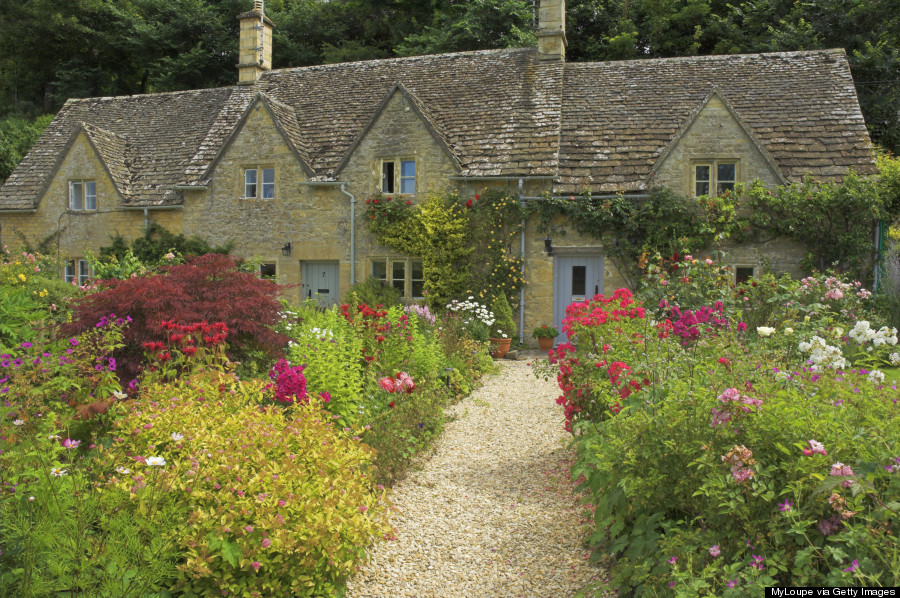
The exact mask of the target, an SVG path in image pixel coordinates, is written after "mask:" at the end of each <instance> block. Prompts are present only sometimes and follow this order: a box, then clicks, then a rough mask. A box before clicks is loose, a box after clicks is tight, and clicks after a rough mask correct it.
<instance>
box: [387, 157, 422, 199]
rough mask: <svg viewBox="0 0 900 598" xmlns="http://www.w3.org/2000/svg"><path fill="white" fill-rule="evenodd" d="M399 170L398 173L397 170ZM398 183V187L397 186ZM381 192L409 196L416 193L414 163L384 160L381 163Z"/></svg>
mask: <svg viewBox="0 0 900 598" xmlns="http://www.w3.org/2000/svg"><path fill="white" fill-rule="evenodd" d="M398 168H399V169H400V170H399V172H398V170H397V169H398ZM398 181H399V185H398ZM381 192H382V193H401V194H405V195H410V194H413V193H415V192H416V161H415V160H385V161H383V162H382V163H381Z"/></svg>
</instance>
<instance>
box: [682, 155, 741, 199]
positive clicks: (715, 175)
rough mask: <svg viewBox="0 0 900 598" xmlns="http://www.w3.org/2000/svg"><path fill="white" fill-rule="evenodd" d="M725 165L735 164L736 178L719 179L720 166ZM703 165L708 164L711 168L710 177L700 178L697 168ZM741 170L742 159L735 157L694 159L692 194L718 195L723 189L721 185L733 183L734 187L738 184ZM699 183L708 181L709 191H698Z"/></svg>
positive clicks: (698, 195)
mask: <svg viewBox="0 0 900 598" xmlns="http://www.w3.org/2000/svg"><path fill="white" fill-rule="evenodd" d="M725 165H733V166H734V180H727V181H720V180H719V166H725ZM701 166H706V167H707V168H709V178H708V179H698V178H697V169H698V168H699V167H701ZM740 171H741V163H740V160H737V159H733V158H728V159H726V158H716V159H708V160H694V161H693V162H692V163H691V177H690V178H691V194H692V195H693V196H694V197H700V196H702V195H707V196H709V197H716V196H718V195H720V194H721V190H720V189H719V187H720V185H723V184H725V185H731V186H732V188H734V186H736V185H737V184H738V182H739V181H740ZM699 183H708V185H709V193H705V194H704V193H697V185H698V184H699Z"/></svg>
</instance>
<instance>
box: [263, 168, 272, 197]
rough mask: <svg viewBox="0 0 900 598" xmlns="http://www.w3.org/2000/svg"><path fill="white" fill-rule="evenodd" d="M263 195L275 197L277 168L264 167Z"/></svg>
mask: <svg viewBox="0 0 900 598" xmlns="http://www.w3.org/2000/svg"><path fill="white" fill-rule="evenodd" d="M262 192H263V194H262V196H263V198H265V199H272V198H273V197H275V169H274V168H263V171H262Z"/></svg>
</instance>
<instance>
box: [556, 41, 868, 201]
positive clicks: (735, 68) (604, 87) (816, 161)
mask: <svg viewBox="0 0 900 598" xmlns="http://www.w3.org/2000/svg"><path fill="white" fill-rule="evenodd" d="M563 89H564V92H563V93H564V95H563V116H562V131H561V134H560V168H559V175H560V180H559V184H558V190H559V191H560V192H562V193H570V192H576V191H580V190H582V189H584V188H585V187H589V188H591V189H592V190H595V191H617V190H624V191H633V190H642V189H645V185H646V183H647V175H648V174H649V173H650V170H651V169H652V168H653V166H654V165H655V164H656V162H657V160H658V158H659V157H660V155H661V154H662V152H663V150H664V148H665V147H666V146H667V144H668V143H669V141H670V140H671V139H673V138H674V137H675V135H677V134H678V132H679V131H680V130H681V128H682V126H683V125H684V124H685V123H686V122H687V121H688V120H689V119H690V118H691V117H692V113H693V112H694V111H695V110H696V109H697V108H699V107H700V105H701V103H702V102H704V100H705V99H706V98H707V97H708V96H709V95H710V92H711V90H714V89H715V90H716V91H717V93H718V94H719V95H721V96H722V98H723V99H724V100H726V101H727V103H728V104H729V106H730V107H731V108H732V109H733V110H734V112H735V113H736V114H737V116H739V117H740V119H741V120H742V123H743V124H744V125H745V126H746V127H748V128H749V130H750V131H751V132H752V133H753V135H754V136H755V138H756V139H758V140H759V142H760V144H761V145H762V147H763V148H764V149H765V150H766V151H767V152H768V154H769V155H770V156H771V157H772V159H773V160H774V162H775V163H776V164H777V166H778V167H779V168H780V169H781V172H782V174H783V175H784V176H785V177H786V179H787V180H788V181H798V180H800V179H801V178H802V177H803V176H804V175H806V174H811V175H813V176H814V177H816V178H818V179H821V180H841V179H842V175H843V174H845V173H846V172H847V170H848V169H850V168H853V169H855V170H857V171H860V172H872V171H873V169H874V166H873V162H874V155H873V153H872V144H871V142H870V140H869V135H868V133H867V131H866V127H865V122H864V121H863V117H862V113H861V112H860V110H859V104H858V103H857V99H856V90H855V89H854V86H853V80H852V78H851V77H850V69H849V66H848V64H847V59H846V56H845V55H844V52H843V50H823V51H813V52H779V53H772V54H739V55H730V56H695V57H689V58H664V59H658V60H630V61H622V62H592V63H569V64H567V65H566V75H565V82H564V86H563Z"/></svg>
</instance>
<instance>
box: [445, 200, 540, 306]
mask: <svg viewBox="0 0 900 598" xmlns="http://www.w3.org/2000/svg"><path fill="white" fill-rule="evenodd" d="M457 205H458V206H459V208H460V209H461V210H462V211H463V212H464V213H465V214H466V215H467V216H468V218H469V227H470V231H471V232H470V238H471V240H472V244H473V247H474V249H475V251H474V253H473V255H476V256H478V259H477V260H473V262H472V286H471V288H470V290H469V294H471V295H474V296H475V297H476V298H477V299H478V300H479V301H483V302H484V303H487V304H492V303H493V302H494V301H495V299H496V298H497V297H498V296H499V295H500V294H501V293H503V294H506V295H507V296H508V297H512V296H513V295H514V294H515V293H517V292H518V291H519V289H521V288H522V286H523V285H524V284H525V280H524V278H523V277H522V256H521V255H519V251H518V242H519V240H520V234H521V232H522V224H521V222H522V220H523V218H524V217H525V211H524V209H523V208H522V206H521V204H520V203H519V198H518V196H517V195H516V194H515V193H514V192H512V191H509V190H503V189H490V190H485V191H484V192H483V193H482V194H481V195H475V196H474V197H471V198H467V199H466V198H461V197H460V198H457Z"/></svg>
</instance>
